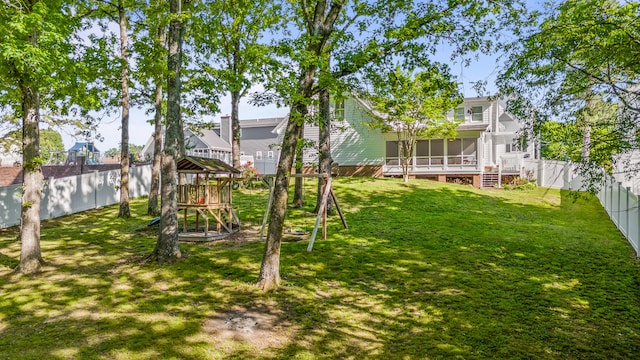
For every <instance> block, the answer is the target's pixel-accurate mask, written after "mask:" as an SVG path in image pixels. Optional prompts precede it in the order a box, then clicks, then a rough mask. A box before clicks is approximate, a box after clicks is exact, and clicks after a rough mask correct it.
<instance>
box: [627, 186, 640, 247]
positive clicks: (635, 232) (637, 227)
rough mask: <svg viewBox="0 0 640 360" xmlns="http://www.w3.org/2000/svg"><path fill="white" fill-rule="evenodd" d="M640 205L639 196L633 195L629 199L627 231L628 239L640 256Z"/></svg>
mask: <svg viewBox="0 0 640 360" xmlns="http://www.w3.org/2000/svg"><path fill="white" fill-rule="evenodd" d="M639 206H640V204H639V203H638V195H636V194H633V193H632V194H631V196H630V197H629V207H628V214H629V228H628V231H627V239H628V240H629V243H631V246H633V249H634V250H635V251H636V254H638V255H640V211H639V210H640V209H639Z"/></svg>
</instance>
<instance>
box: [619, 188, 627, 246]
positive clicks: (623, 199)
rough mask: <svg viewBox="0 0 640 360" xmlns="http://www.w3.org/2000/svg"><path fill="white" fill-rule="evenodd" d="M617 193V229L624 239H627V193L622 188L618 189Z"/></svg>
mask: <svg viewBox="0 0 640 360" xmlns="http://www.w3.org/2000/svg"><path fill="white" fill-rule="evenodd" d="M619 191H620V192H619V194H620V205H619V210H618V224H619V225H618V228H619V229H620V232H622V234H623V235H624V236H625V237H629V236H628V234H629V191H628V190H627V189H626V188H625V187H623V186H620V187H619Z"/></svg>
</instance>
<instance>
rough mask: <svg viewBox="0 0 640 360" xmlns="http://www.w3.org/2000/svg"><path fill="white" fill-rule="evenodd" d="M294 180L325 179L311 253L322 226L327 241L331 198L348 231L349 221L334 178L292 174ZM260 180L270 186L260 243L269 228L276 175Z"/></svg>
mask: <svg viewBox="0 0 640 360" xmlns="http://www.w3.org/2000/svg"><path fill="white" fill-rule="evenodd" d="M290 176H291V177H293V178H303V179H304V178H316V179H319V178H322V179H324V186H323V187H322V198H321V200H320V206H319V207H318V214H317V216H316V222H315V225H314V226H313V231H312V232H311V237H310V238H309V246H308V247H307V251H308V252H311V250H313V244H314V242H315V240H316V236H317V235H318V228H319V227H320V224H322V239H323V240H326V239H327V208H328V207H329V206H328V205H329V196H331V199H332V200H333V203H334V204H335V207H336V210H337V211H338V215H340V220H341V221H342V226H343V227H344V228H345V229H348V228H349V227H348V226H347V220H346V218H345V217H344V213H343V212H342V209H341V208H340V203H339V202H338V198H337V197H336V194H335V192H334V191H333V187H332V186H331V183H332V177H330V176H327V174H291V175H290ZM257 177H258V178H261V179H263V181H265V182H266V183H267V184H268V185H269V201H268V202H267V208H266V210H265V212H264V217H263V218H262V226H261V227H260V241H262V239H263V237H264V230H265V229H266V227H267V223H268V220H269V209H270V208H271V204H272V203H273V184H274V179H275V175H257Z"/></svg>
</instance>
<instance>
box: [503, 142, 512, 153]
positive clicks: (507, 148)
mask: <svg viewBox="0 0 640 360" xmlns="http://www.w3.org/2000/svg"><path fill="white" fill-rule="evenodd" d="M512 151H513V145H511V144H505V145H504V152H507V153H510V152H512Z"/></svg>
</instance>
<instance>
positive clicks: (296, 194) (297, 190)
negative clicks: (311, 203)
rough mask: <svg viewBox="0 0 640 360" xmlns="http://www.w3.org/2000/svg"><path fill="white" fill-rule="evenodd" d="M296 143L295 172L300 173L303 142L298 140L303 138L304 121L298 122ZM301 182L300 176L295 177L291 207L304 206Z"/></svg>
mask: <svg viewBox="0 0 640 360" xmlns="http://www.w3.org/2000/svg"><path fill="white" fill-rule="evenodd" d="M298 133H299V135H298V144H297V145H296V151H295V153H296V160H295V161H296V174H302V165H303V163H302V159H303V157H304V144H303V143H302V142H301V141H300V140H302V139H303V138H304V121H303V122H302V124H300V128H299V129H298ZM302 185H303V182H302V178H301V177H296V178H295V185H294V188H293V201H292V205H293V207H298V208H301V207H303V206H304V190H303V188H302Z"/></svg>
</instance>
